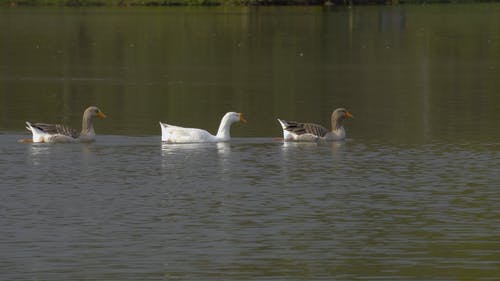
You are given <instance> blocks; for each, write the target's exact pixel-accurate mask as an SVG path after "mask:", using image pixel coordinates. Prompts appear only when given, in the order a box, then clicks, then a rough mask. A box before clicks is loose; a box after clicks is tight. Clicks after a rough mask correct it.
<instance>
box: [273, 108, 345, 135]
mask: <svg viewBox="0 0 500 281" xmlns="http://www.w3.org/2000/svg"><path fill="white" fill-rule="evenodd" d="M352 117H354V116H353V115H352V114H351V113H350V112H349V111H347V110H346V109H345V108H337V109H336V110H335V111H334V112H333V113H332V118H331V122H332V129H331V130H330V131H329V130H328V129H326V128H325V127H323V126H321V125H318V124H314V123H300V122H295V121H285V120H282V119H278V122H280V124H281V127H282V128H283V138H284V140H285V141H318V140H324V141H336V140H343V139H345V130H344V126H343V122H344V120H345V119H347V118H352Z"/></svg>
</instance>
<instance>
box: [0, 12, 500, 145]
mask: <svg viewBox="0 0 500 281" xmlns="http://www.w3.org/2000/svg"><path fill="white" fill-rule="evenodd" d="M499 9H500V7H499V5H496V4H484V5H456V6H455V5H449V6H440V5H436V6H434V5H432V6H402V7H360V8H352V9H344V8H339V7H333V8H321V7H311V8H309V7H306V8H303V7H300V8H233V7H227V8H209V9H207V8H169V9H162V8H155V9H149V8H137V9H135V8H134V9H108V8H102V9H101V8H100V9H56V8H47V9H39V8H37V9H29V8H15V9H12V8H3V9H1V10H0V13H1V16H0V25H1V26H2V27H3V28H2V31H1V32H0V41H1V42H2V43H0V50H1V52H0V54H1V56H2V65H1V66H0V74H1V76H0V89H1V90H0V98H1V99H2V103H1V104H0V112H1V115H0V128H1V129H3V130H10V131H18V130H22V129H23V126H22V124H23V122H24V121H25V120H42V121H51V122H55V121H63V122H66V123H70V124H74V125H75V126H78V125H79V123H80V115H81V112H82V111H83V109H84V108H85V106H87V105H89V104H98V105H99V106H100V107H101V108H102V109H103V110H104V111H105V112H107V113H108V115H109V117H110V118H109V119H108V120H106V122H101V124H99V128H98V131H100V132H101V133H104V134H126V135H152V134H155V135H156V134H158V132H159V129H158V126H157V121H159V120H165V121H169V122H171V123H174V124H184V125H186V126H197V127H204V128H208V129H211V130H212V131H215V130H216V128H217V125H218V122H219V119H220V118H221V116H222V115H223V114H224V112H226V111H230V110H235V111H243V112H245V113H246V114H247V116H248V119H249V120H250V121H251V122H249V123H248V124H247V125H246V126H244V127H243V126H240V127H237V128H234V133H235V134H236V135H237V136H250V137H255V136H258V137H262V136H277V135H279V126H277V124H276V122H275V119H276V117H282V118H288V119H299V120H308V121H314V122H321V123H324V124H328V118H329V116H330V113H331V111H332V110H333V109H334V108H336V107H339V106H345V107H348V108H350V109H351V110H352V111H353V112H354V113H355V115H356V116H357V121H356V122H352V124H350V125H349V126H350V133H351V134H352V135H354V136H356V137H358V138H359V137H363V138H367V139H373V138H377V139H382V140H385V141H392V142H405V143H406V142H410V141H411V142H422V141H424V142H425V141H429V140H435V139H439V140H447V141H449V140H455V139H459V140H462V139H473V140H476V141H483V140H488V141H491V140H496V139H498V137H499V135H498V134H499V133H498V130H494V129H495V128H496V127H495V124H496V120H498V119H499V118H500V116H499V112H500V110H499V108H498V104H500V101H499V100H498V98H499V97H498V95H497V94H496V93H497V92H498V88H499V80H498V79H497V78H498V76H499V73H498V71H499V62H500V57H499V54H500V53H499V52H498V50H499V49H500V46H499V42H500V38H499V35H498V34H500V30H499V26H500V22H499V19H498V17H497V16H496V15H497V14H498V10H499Z"/></svg>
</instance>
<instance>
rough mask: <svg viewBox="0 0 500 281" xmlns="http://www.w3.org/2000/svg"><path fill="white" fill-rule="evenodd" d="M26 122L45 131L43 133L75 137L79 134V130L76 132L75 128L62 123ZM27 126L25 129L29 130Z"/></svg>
mask: <svg viewBox="0 0 500 281" xmlns="http://www.w3.org/2000/svg"><path fill="white" fill-rule="evenodd" d="M26 123H27V124H29V125H31V126H32V127H34V128H37V129H39V130H40V131H42V132H45V133H47V134H51V135H64V136H69V137H72V138H75V139H76V138H78V137H79V136H80V132H78V131H77V130H75V129H73V128H70V127H67V126H64V125H60V124H45V123H29V122H26ZM29 125H28V127H29ZM28 127H27V129H28V130H29V131H31V130H30V129H29V128H28Z"/></svg>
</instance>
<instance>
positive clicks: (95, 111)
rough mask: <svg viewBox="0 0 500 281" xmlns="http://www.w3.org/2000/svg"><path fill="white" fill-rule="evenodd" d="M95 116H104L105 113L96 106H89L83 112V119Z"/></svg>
mask: <svg viewBox="0 0 500 281" xmlns="http://www.w3.org/2000/svg"><path fill="white" fill-rule="evenodd" d="M95 117H98V118H106V114H104V112H102V111H101V110H100V109H99V108H98V107H97V106H89V107H87V109H85V111H84V112H83V119H91V118H92V119H93V118H95Z"/></svg>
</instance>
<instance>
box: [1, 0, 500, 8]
mask: <svg viewBox="0 0 500 281" xmlns="http://www.w3.org/2000/svg"><path fill="white" fill-rule="evenodd" d="M480 2H500V0H0V6H70V7H71V6H72V7H80V6H121V7H126V6H308V5H316V6H322V5H325V6H328V5H338V6H351V5H397V4H436V3H480Z"/></svg>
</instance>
